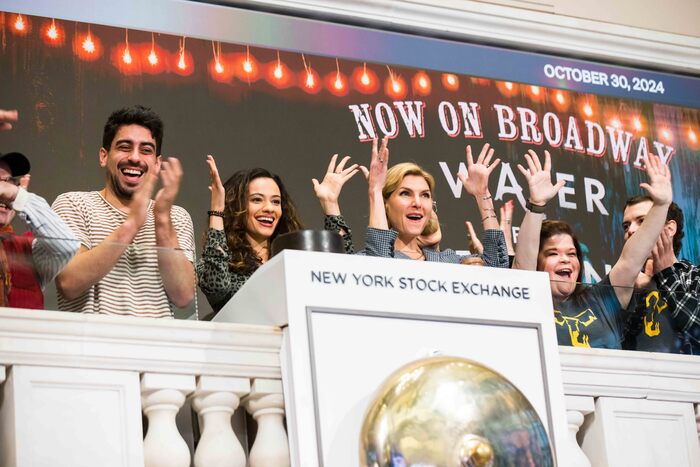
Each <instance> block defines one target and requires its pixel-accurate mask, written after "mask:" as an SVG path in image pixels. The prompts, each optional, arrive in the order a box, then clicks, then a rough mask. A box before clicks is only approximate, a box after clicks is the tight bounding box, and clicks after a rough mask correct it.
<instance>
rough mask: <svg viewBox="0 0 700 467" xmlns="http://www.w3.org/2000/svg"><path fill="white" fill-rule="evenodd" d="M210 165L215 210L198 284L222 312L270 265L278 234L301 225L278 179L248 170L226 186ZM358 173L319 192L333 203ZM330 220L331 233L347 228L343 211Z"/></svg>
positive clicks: (344, 174) (210, 163)
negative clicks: (266, 264) (257, 273)
mask: <svg viewBox="0 0 700 467" xmlns="http://www.w3.org/2000/svg"><path fill="white" fill-rule="evenodd" d="M333 162H335V161H333ZM207 165H208V166H209V173H210V175H211V184H210V186H209V190H210V191H211V210H210V211H209V212H208V214H209V228H208V229H207V233H206V241H205V245H204V251H203V252H202V257H201V258H200V260H199V261H198V262H197V279H198V283H199V287H200V288H201V289H202V292H204V295H206V297H207V301H208V302H209V304H210V305H211V306H212V308H213V309H214V311H219V310H220V309H221V308H222V307H223V306H224V305H225V304H226V302H228V301H229V300H230V299H231V297H233V295H234V294H235V293H236V292H238V290H239V289H240V288H241V286H242V285H243V284H245V282H246V281H247V280H248V278H249V277H250V276H251V275H252V274H253V273H254V272H255V271H256V270H257V269H258V268H259V267H260V266H261V265H262V264H264V263H265V262H267V261H268V260H269V259H270V245H271V244H272V241H273V240H274V239H275V238H276V237H277V236H278V235H280V234H284V233H287V232H292V231H295V230H299V229H301V228H302V224H301V221H300V220H299V217H298V215H297V210H296V208H295V207H294V203H293V202H292V200H291V198H290V197H289V194H288V193H287V190H286V189H285V187H284V184H283V183H282V180H281V179H280V177H279V176H277V175H274V174H272V173H270V172H269V171H267V170H265V169H261V168H255V169H246V170H239V171H238V172H236V173H234V174H233V175H232V176H231V178H229V179H228V180H227V181H226V183H224V184H222V183H221V178H220V177H219V171H218V169H217V167H216V162H215V161H214V158H213V157H212V156H207ZM341 165H344V164H341ZM357 170H358V169H357V168H356V167H355V166H351V167H348V169H344V168H342V167H341V170H340V172H341V175H340V176H339V177H330V178H329V179H328V180H327V179H324V180H323V182H322V183H320V184H318V185H319V186H318V189H317V190H318V191H320V192H322V193H325V194H327V196H329V197H332V194H333V193H335V192H336V191H337V192H338V193H339V192H340V188H342V185H343V184H344V183H345V182H346V181H347V180H349V178H350V177H352V175H354V174H355V173H356V172H357ZM350 173H351V175H349V176H347V175H348V174H350ZM331 181H332V182H333V183H334V185H333V186H330V184H331ZM336 199H337V197H336ZM329 206H331V207H332V203H329ZM324 209H325V208H324ZM327 214H329V215H327V216H326V220H325V223H326V228H327V229H328V230H336V231H339V230H341V229H342V226H345V225H346V224H345V221H344V220H343V218H342V217H341V216H340V212H339V211H338V213H337V214H336V213H334V212H327ZM348 233H349V229H348ZM349 240H350V244H352V241H351V239H349Z"/></svg>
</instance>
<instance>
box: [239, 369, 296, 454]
mask: <svg viewBox="0 0 700 467" xmlns="http://www.w3.org/2000/svg"><path fill="white" fill-rule="evenodd" d="M245 403H246V409H247V410H248V412H249V413H250V414H251V415H252V416H253V418H254V419H255V420H256V421H257V422H258V431H257V434H256V435H255V442H254V444H253V446H252V447H251V449H250V458H249V462H250V467H289V465H290V458H289V441H288V438H287V432H286V431H285V429H284V420H283V419H284V397H283V395H282V382H281V381H280V380H266V379H256V380H254V381H253V386H252V388H251V391H250V396H248V398H247V399H246V401H245Z"/></svg>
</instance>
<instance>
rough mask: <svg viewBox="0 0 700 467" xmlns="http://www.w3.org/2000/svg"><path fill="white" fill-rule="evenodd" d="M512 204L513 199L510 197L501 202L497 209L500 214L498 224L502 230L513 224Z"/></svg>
mask: <svg viewBox="0 0 700 467" xmlns="http://www.w3.org/2000/svg"><path fill="white" fill-rule="evenodd" d="M513 205H514V203H513V200H512V199H510V200H508V201H506V202H505V203H503V204H502V205H501V208H500V210H499V212H500V216H499V222H498V225H499V227H500V229H501V230H502V231H503V232H505V231H506V230H510V228H511V225H512V224H513Z"/></svg>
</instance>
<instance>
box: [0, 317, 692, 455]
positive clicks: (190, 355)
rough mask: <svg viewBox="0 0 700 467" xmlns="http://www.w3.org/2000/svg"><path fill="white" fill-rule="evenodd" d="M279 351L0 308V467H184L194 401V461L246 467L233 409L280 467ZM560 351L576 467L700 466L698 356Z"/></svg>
mask: <svg viewBox="0 0 700 467" xmlns="http://www.w3.org/2000/svg"><path fill="white" fill-rule="evenodd" d="M281 344H282V333H281V331H280V330H279V329H278V328H276V327H272V326H253V325H240V324H226V323H205V322H192V321H173V320H152V319H142V318H113V317H106V316H95V315H79V314H70V313H59V312H51V311H33V312H32V313H27V312H26V311H25V310H13V309H0V390H1V391H2V395H1V397H0V400H1V401H2V402H1V405H0V464H1V465H3V466H8V467H27V466H31V467H43V466H50V467H62V466H70V467H74V466H94V465H101V466H102V465H120V466H129V467H131V466H138V467H141V466H143V465H144V463H145V465H147V466H149V467H150V466H157V465H168V466H176V465H178V464H179V465H183V466H184V465H189V459H190V453H189V449H187V447H186V446H185V444H184V441H183V440H182V437H181V433H179V432H177V431H176V427H175V422H174V416H175V413H177V410H178V409H179V408H180V406H181V405H182V403H183V401H184V400H185V397H186V396H187V395H188V394H189V397H191V400H192V405H193V407H194V408H195V410H196V411H197V412H198V414H199V418H200V422H201V428H202V434H201V439H200V441H199V445H198V447H197V450H196V452H195V455H194V460H195V465H197V466H198V467H203V466H207V467H209V466H211V467H218V466H224V465H225V466H227V467H228V466H231V467H243V466H244V465H246V459H245V454H244V451H245V449H244V446H246V444H247V443H245V442H243V443H240V442H239V440H238V439H237V438H236V436H235V434H234V433H233V432H232V430H231V424H230V420H231V415H232V414H234V413H235V410H236V409H237V408H238V407H239V401H240V404H242V405H244V407H245V409H246V410H248V411H249V412H250V413H251V414H252V416H253V418H254V419H255V420H256V421H257V423H258V430H257V436H256V438H255V442H254V444H253V446H252V447H251V451H250V455H249V457H248V465H249V466H250V467H268V466H274V467H284V466H289V465H290V456H289V446H288V437H287V433H286V432H285V429H284V414H285V403H284V398H283V395H282V383H281V371H280V356H279V352H280V347H281ZM559 355H560V360H561V367H562V380H563V383H564V392H565V394H566V409H567V414H566V416H567V421H568V425H569V435H570V438H569V445H568V446H567V447H566V448H567V449H569V450H570V451H571V452H572V453H573V454H574V455H573V456H572V458H573V459H574V461H575V464H574V465H575V467H584V466H585V467H588V466H589V465H596V466H597V465H618V464H615V459H619V457H618V458H616V457H615V456H618V455H619V454H620V452H633V453H634V455H635V456H636V457H635V458H634V459H635V461H636V460H637V459H638V458H640V457H643V458H644V459H646V463H645V462H640V463H639V464H637V465H669V464H668V462H673V465H678V466H691V467H696V466H700V446H699V444H698V432H700V428H698V427H700V406H699V405H698V404H699V403H700V358H697V357H689V356H678V355H664V354H651V353H641V352H620V351H606V350H595V349H573V348H560V352H559ZM139 375H141V377H140V379H139ZM251 382H252V383H251ZM248 384H250V387H248ZM139 397H141V398H142V406H140V404H139ZM594 401H595V403H594ZM141 409H143V411H144V413H145V414H146V416H147V417H148V419H149V428H148V432H147V433H146V439H145V440H144V439H143V433H142V429H141ZM562 416H563V415H562ZM584 418H585V421H584ZM621 427H622V428H621ZM44 428H46V429H44ZM650 436H653V439H652V438H650ZM577 438H578V439H579V440H582V446H581V447H579V446H578V445H577V444H576V441H575V440H576V439H577ZM659 440H663V442H662V443H660V442H659ZM631 442H634V444H633V445H630V443H631ZM241 444H242V445H243V446H241ZM39 445H41V446H50V448H49V449H41V450H40V449H36V448H35V446H39ZM669 453H670V454H669ZM217 456H220V457H217ZM683 456H685V457H683ZM217 459H218V460H217ZM144 461H145V462H144Z"/></svg>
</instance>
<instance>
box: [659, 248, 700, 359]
mask: <svg viewBox="0 0 700 467" xmlns="http://www.w3.org/2000/svg"><path fill="white" fill-rule="evenodd" d="M654 281H655V282H656V285H657V287H658V288H659V291H661V292H662V294H664V297H665V298H666V302H667V303H668V306H669V309H670V312H671V319H672V321H673V324H674V325H675V327H676V329H678V330H680V331H682V332H683V334H684V335H685V338H686V339H687V340H688V344H689V347H688V348H687V349H686V353H692V354H698V353H700V266H694V265H692V264H690V263H689V262H688V261H686V260H681V261H679V262H677V263H675V264H674V265H673V266H671V267H668V268H666V269H664V270H663V271H660V272H659V273H657V274H655V275H654Z"/></svg>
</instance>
